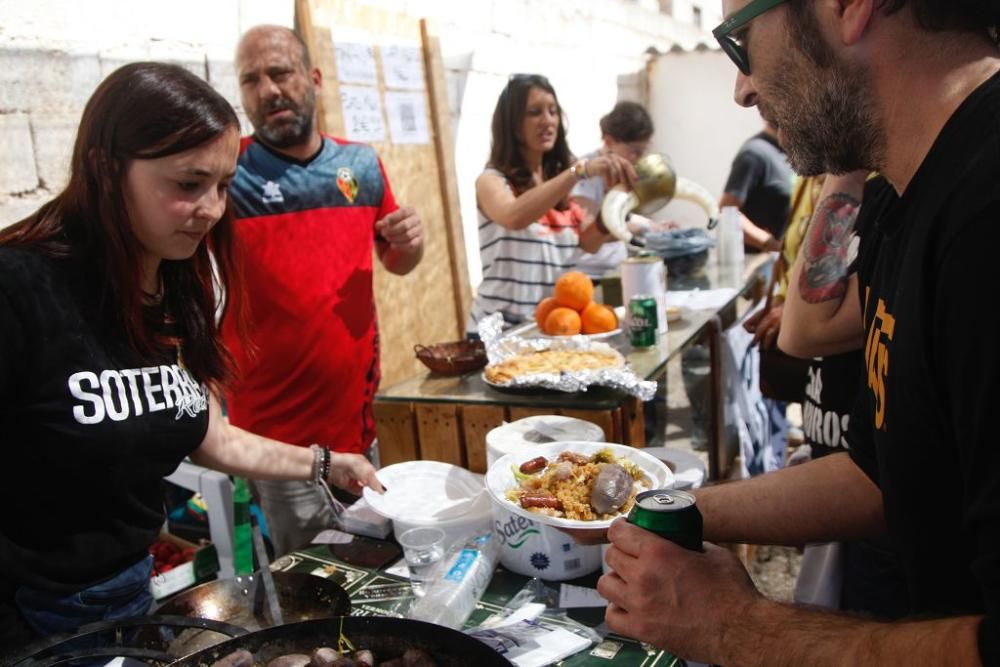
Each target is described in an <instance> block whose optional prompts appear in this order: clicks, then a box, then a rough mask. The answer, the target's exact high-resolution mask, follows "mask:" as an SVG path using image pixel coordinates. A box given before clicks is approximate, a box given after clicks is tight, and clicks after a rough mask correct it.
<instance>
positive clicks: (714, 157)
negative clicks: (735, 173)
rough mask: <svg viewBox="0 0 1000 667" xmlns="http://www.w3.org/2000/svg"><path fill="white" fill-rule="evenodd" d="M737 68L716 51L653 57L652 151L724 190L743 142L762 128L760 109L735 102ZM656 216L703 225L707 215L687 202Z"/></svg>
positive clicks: (693, 177)
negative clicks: (656, 151)
mask: <svg viewBox="0 0 1000 667" xmlns="http://www.w3.org/2000/svg"><path fill="white" fill-rule="evenodd" d="M736 71H737V70H736V67H735V65H733V63H732V62H731V61H730V60H729V58H728V57H727V56H726V55H725V54H723V53H722V52H721V51H718V50H713V51H709V50H699V51H693V52H685V53H678V52H671V53H664V54H660V55H658V56H656V57H654V58H653V59H652V60H651V61H650V68H649V78H650V99H649V109H650V113H651V114H652V115H653V117H654V118H655V120H656V123H657V127H658V128H660V130H662V131H657V133H656V136H655V137H654V139H653V148H654V150H658V151H662V152H665V153H666V154H667V155H669V156H670V158H671V160H672V161H673V164H674V168H675V169H676V170H677V172H678V173H679V174H680V175H682V176H684V177H686V178H689V179H691V180H693V181H695V182H696V183H699V184H701V185H703V186H704V187H705V188H707V189H708V190H709V192H711V193H713V194H715V195H717V196H718V195H721V194H722V188H723V187H724V186H725V183H726V177H727V176H728V175H729V168H730V165H731V163H732V159H733V157H734V156H735V155H736V151H737V150H738V149H739V147H740V145H741V144H742V143H743V142H744V141H746V140H747V139H748V138H749V137H750V136H752V135H754V134H756V133H758V132H760V130H761V128H762V127H763V121H762V120H761V118H760V115H759V114H758V113H757V110H756V109H753V108H751V109H745V108H743V107H741V106H739V105H737V104H736V102H735V101H734V99H733V90H734V86H735V83H736ZM657 217H665V218H673V219H677V220H679V221H681V222H684V223H688V224H704V222H705V216H704V214H703V213H701V212H700V211H699V210H697V209H694V208H693V207H691V206H690V205H688V204H686V203H684V202H676V203H672V204H670V205H669V206H668V207H667V208H666V209H664V211H662V212H661V213H660V214H658V216H657Z"/></svg>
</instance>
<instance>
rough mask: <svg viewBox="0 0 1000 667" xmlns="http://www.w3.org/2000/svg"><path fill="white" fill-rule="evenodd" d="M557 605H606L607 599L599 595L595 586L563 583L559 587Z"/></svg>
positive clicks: (563, 606)
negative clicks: (588, 586)
mask: <svg viewBox="0 0 1000 667" xmlns="http://www.w3.org/2000/svg"><path fill="white" fill-rule="evenodd" d="M559 606H560V607H562V608H563V609H574V608H580V607H607V606H608V601H607V600H605V599H604V598H602V597H601V594H600V593H598V592H597V589H596V588H587V587H585V586H574V585H573V584H563V585H562V586H560V587H559Z"/></svg>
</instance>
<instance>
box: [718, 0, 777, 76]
mask: <svg viewBox="0 0 1000 667" xmlns="http://www.w3.org/2000/svg"><path fill="white" fill-rule="evenodd" d="M783 2H786V0H751V2H749V3H747V5H746V6H745V7H743V9H741V10H739V11H738V12H736V13H735V14H733V15H732V16H730V17H729V18H727V19H726V20H725V21H723V22H722V23H720V24H719V25H718V27H716V28H715V30H713V31H712V35H714V36H715V39H716V40H718V42H719V46H721V47H722V50H723V51H725V52H726V55H727V56H729V58H730V60H732V61H733V62H734V63H736V66H737V67H739V68H740V71H741V72H743V73H744V74H746V75H747V76H750V55H749V54H748V53H747V47H746V44H744V43H743V40H742V38H741V37H740V36H739V33H740V31H742V29H743V28H744V27H745V26H746V25H747V24H748V23H750V21H752V20H754V19H755V18H757V17H758V16H760V15H761V14H763V13H764V12H766V11H768V10H771V9H774V8H775V7H777V6H778V5H780V4H781V3H783ZM734 33H735V34H734Z"/></svg>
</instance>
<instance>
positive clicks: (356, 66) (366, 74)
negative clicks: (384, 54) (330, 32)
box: [335, 42, 378, 86]
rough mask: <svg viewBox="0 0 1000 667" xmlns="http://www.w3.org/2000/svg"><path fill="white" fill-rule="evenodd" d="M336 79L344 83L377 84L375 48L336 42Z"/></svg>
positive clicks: (358, 43)
mask: <svg viewBox="0 0 1000 667" xmlns="http://www.w3.org/2000/svg"><path fill="white" fill-rule="evenodd" d="M335 46H336V51H337V56H336V57H337V79H339V80H340V81H342V82H344V83H364V84H368V85H372V86H374V85H375V84H377V83H378V72H377V71H376V69H375V47H373V46H372V45H371V44H363V43H360V42H337V43H336V45H335Z"/></svg>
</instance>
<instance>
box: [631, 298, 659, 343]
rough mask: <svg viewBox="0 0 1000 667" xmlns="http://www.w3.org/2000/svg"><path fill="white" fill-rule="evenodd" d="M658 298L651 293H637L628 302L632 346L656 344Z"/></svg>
mask: <svg viewBox="0 0 1000 667" xmlns="http://www.w3.org/2000/svg"><path fill="white" fill-rule="evenodd" d="M658 326H659V321H658V318H657V316H656V299H655V298H654V297H652V296H650V295H649V294H636V295H635V296H633V297H632V298H631V299H629V302H628V336H629V342H631V343H632V347H653V346H654V345H656V327H658Z"/></svg>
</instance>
